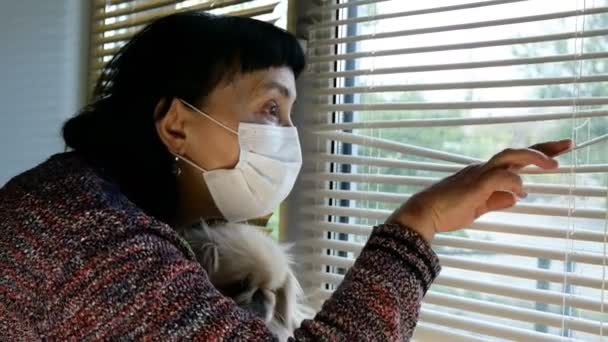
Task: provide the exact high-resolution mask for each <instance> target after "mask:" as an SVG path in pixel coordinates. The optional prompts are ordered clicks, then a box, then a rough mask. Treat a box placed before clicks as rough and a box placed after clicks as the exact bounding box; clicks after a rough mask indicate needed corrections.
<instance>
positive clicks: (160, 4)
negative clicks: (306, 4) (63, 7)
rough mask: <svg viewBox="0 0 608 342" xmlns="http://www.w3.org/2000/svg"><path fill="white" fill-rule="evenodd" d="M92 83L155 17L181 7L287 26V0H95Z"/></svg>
mask: <svg viewBox="0 0 608 342" xmlns="http://www.w3.org/2000/svg"><path fill="white" fill-rule="evenodd" d="M93 3H94V5H93V21H92V29H91V32H92V37H91V62H90V66H91V67H90V77H89V79H90V81H91V83H92V84H91V86H93V85H94V83H95V81H96V80H97V78H98V77H99V75H100V73H101V69H102V68H103V66H104V65H105V63H107V62H108V61H109V60H110V59H111V58H112V56H113V55H114V54H115V53H116V52H117V51H118V50H119V49H120V47H121V46H122V45H124V44H125V43H126V42H127V41H129V39H130V38H131V37H132V36H133V35H134V34H135V33H137V32H138V31H139V30H141V29H142V28H143V27H145V26H146V25H147V24H149V23H151V22H152V21H154V20H155V19H158V18H160V17H163V16H167V15H169V14H172V13H176V12H180V11H190V10H198V11H207V12H209V13H214V14H224V15H233V16H246V17H252V18H255V19H259V20H263V21H268V22H271V23H274V24H276V25H278V26H280V27H283V28H286V21H287V1H286V0H185V1H179V0H94V1H93Z"/></svg>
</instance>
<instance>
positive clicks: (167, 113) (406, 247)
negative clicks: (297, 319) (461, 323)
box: [0, 13, 571, 341]
mask: <svg viewBox="0 0 608 342" xmlns="http://www.w3.org/2000/svg"><path fill="white" fill-rule="evenodd" d="M303 68H304V55H303V53H302V50H301V48H300V46H299V45H298V43H297V41H296V40H295V38H294V37H293V36H291V35H290V34H288V33H286V32H284V31H282V30H280V29H278V28H275V27H273V26H272V25H269V24H266V23H262V22H258V21H254V20H250V19H244V18H228V17H215V16H209V15H204V14H197V13H183V14H177V15H172V16H169V17H166V18H163V19H160V20H158V21H156V22H155V23H153V24H151V25H150V26H149V27H147V28H146V29H144V30H143V31H141V32H140V33H139V34H137V35H136V37H135V38H133V40H132V41H131V42H130V43H128V44H127V45H125V46H124V47H123V48H122V49H121V51H120V52H119V53H118V54H117V55H116V56H115V57H114V58H113V59H112V61H111V62H110V63H109V64H108V65H107V67H106V68H105V69H104V72H103V75H102V77H101V79H100V81H99V83H98V85H97V87H96V89H95V93H94V101H93V102H92V103H91V104H90V105H89V106H87V107H85V108H84V109H83V110H82V112H81V113H80V114H79V115H77V116H76V117H74V118H72V119H70V120H69V121H67V123H66V124H65V126H64V130H63V136H64V139H65V141H66V144H67V145H68V146H69V147H70V148H71V149H72V150H73V151H72V152H68V153H63V154H58V155H55V156H53V157H51V158H50V159H49V160H48V161H46V162H44V163H42V164H41V165H39V166H37V167H35V168H34V169H32V170H29V171H27V172H25V173H23V174H21V175H18V176H16V177H15V178H13V179H12V180H11V181H10V182H9V183H7V184H6V185H5V186H4V187H3V188H2V189H1V190H0V228H1V229H2V232H3V234H2V237H0V262H1V265H2V270H3V271H2V277H1V278H0V279H1V282H0V285H1V287H0V289H1V291H0V336H1V337H2V338H1V339H2V340H38V339H50V340H65V339H117V338H126V339H141V338H144V337H146V338H156V339H159V340H168V339H188V340H190V339H191V340H204V341H207V340H252V341H257V340H260V341H261V340H271V339H273V337H272V336H271V334H270V332H269V331H268V330H267V328H266V327H265V325H264V323H263V322H262V321H261V320H259V319H258V318H256V317H254V316H253V315H252V314H251V313H248V312H246V311H244V310H242V309H240V308H238V307H237V306H236V305H235V303H234V302H233V301H232V300H230V299H228V298H226V297H224V296H222V295H221V294H220V293H219V292H218V291H217V290H216V289H215V288H213V287H212V286H211V285H210V283H209V280H208V278H207V276H206V274H205V272H204V271H203V269H202V268H201V266H200V265H199V264H197V263H196V261H195V258H194V255H193V254H192V251H191V250H190V248H189V247H188V245H187V244H186V243H185V242H184V240H182V239H181V238H180V237H179V236H178V235H177V234H176V233H175V230H174V228H176V227H181V226H185V225H189V224H191V223H193V222H196V221H197V220H199V218H201V217H202V218H204V219H213V218H225V219H227V220H228V221H241V220H247V219H251V218H254V217H259V216H262V215H265V214H268V213H269V212H270V211H271V210H272V209H273V208H274V207H275V206H276V205H277V204H278V203H279V202H280V201H281V200H283V199H284V198H285V196H286V195H287V194H288V193H289V191H290V190H291V188H292V186H293V183H294V180H295V178H296V175H297V173H298V171H299V169H300V164H301V155H300V149H299V143H298V136H297V133H296V131H295V128H294V127H293V126H292V124H291V120H290V110H291V107H292V105H293V102H294V101H295V98H296V89H295V78H296V77H297V76H298V75H299V74H300V72H301V71H302V69H303ZM570 144H571V142H570V141H561V142H551V143H545V144H540V145H537V146H534V147H532V148H529V149H519V150H506V151H504V152H502V153H499V154H498V155H496V156H495V157H494V158H492V159H491V160H490V161H489V162H487V163H485V164H482V165H473V166H469V167H467V168H465V169H464V170H462V171H461V172H459V173H457V174H455V175H453V176H451V177H449V178H447V179H445V180H443V181H441V182H439V183H437V184H436V185H434V186H432V187H430V188H429V189H426V190H424V191H422V192H421V193H419V194H417V195H415V196H413V197H412V198H411V199H410V200H409V201H408V202H407V203H405V204H404V205H403V206H402V207H401V208H400V209H398V210H397V211H395V212H394V213H393V215H392V216H391V217H390V218H389V219H388V220H387V222H386V223H385V224H383V225H379V226H378V227H375V228H374V230H373V233H372V235H371V237H370V239H369V241H368V243H367V245H366V246H365V248H364V250H363V252H362V253H361V255H360V257H359V258H358V260H357V261H356V263H355V265H354V267H353V268H352V269H351V270H350V272H349V273H348V274H347V275H346V277H345V280H344V282H343V283H342V285H341V286H340V287H339V288H338V289H337V290H336V291H335V293H334V294H333V296H332V297H331V298H330V299H329V300H328V301H327V302H326V303H325V304H324V306H323V309H322V310H321V312H319V313H318V314H317V316H316V317H315V319H314V320H308V321H305V322H304V323H303V324H302V326H301V328H300V329H298V330H297V331H296V332H295V336H294V339H295V340H298V341H300V340H301V341H311V340H347V339H353V340H364V341H373V340H383V341H386V340H406V339H408V338H409V337H410V336H411V335H412V332H413V329H414V327H415V325H416V320H417V316H418V309H419V306H420V301H421V299H422V297H423V295H424V293H425V292H426V291H427V289H428V287H429V286H430V285H431V283H432V281H433V279H434V278H435V277H436V276H437V273H438V272H439V269H440V267H439V261H438V259H437V257H436V255H435V254H434V253H433V251H432V250H431V248H430V246H429V242H430V241H431V240H432V239H433V236H434V234H435V233H436V232H443V231H449V230H454V229H458V228H461V227H464V226H466V225H467V224H469V223H471V222H472V221H473V220H474V219H475V218H477V217H478V216H480V215H482V214H483V213H485V212H487V211H490V210H497V209H501V208H506V207H509V206H512V205H514V203H515V201H516V198H515V195H517V196H525V194H524V193H523V191H522V184H521V179H520V177H519V176H518V175H517V173H516V169H517V168H521V167H523V166H526V165H529V164H534V165H537V166H539V167H542V168H554V167H556V166H557V162H556V161H555V160H553V159H552V157H553V156H555V155H557V154H558V153H560V152H563V151H565V150H567V149H569V148H570ZM514 194H515V195H514Z"/></svg>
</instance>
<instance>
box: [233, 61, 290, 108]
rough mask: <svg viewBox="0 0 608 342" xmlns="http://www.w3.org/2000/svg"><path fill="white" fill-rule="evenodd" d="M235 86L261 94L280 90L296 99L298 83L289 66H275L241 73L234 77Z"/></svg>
mask: <svg viewBox="0 0 608 342" xmlns="http://www.w3.org/2000/svg"><path fill="white" fill-rule="evenodd" d="M233 82H234V84H233V85H234V86H235V88H237V89H238V90H240V92H247V93H249V94H251V95H254V96H255V95H259V94H263V93H266V92H269V91H278V92H279V93H281V95H283V96H284V97H286V98H288V99H291V100H295V97H296V83H295V78H294V75H293V71H291V69H290V68H288V67H273V68H268V69H263V70H256V71H253V72H250V73H246V74H239V75H237V77H235V78H234V79H233Z"/></svg>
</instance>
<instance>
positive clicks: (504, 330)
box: [420, 308, 580, 342]
mask: <svg viewBox="0 0 608 342" xmlns="http://www.w3.org/2000/svg"><path fill="white" fill-rule="evenodd" d="M420 319H421V320H423V321H425V322H429V323H435V324H440V325H442V326H448V327H451V328H455V329H464V330H469V331H473V332H477V333H481V334H485V335H490V336H495V337H499V338H504V339H515V340H517V341H539V342H540V341H542V342H558V341H563V340H562V338H561V337H558V336H555V335H549V334H545V333H540V332H535V331H532V330H526V329H521V328H516V327H513V326H508V325H500V324H496V323H490V322H487V321H481V320H478V319H471V318H467V317H463V316H461V315H454V314H447V313H445V312H439V311H435V310H429V309H425V308H423V309H422V310H421V312H420ZM574 341H576V340H574ZM579 341H580V340H579Z"/></svg>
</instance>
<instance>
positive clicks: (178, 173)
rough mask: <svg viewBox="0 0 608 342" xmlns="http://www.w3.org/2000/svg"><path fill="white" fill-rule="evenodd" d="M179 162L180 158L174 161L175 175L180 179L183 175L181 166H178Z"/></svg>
mask: <svg viewBox="0 0 608 342" xmlns="http://www.w3.org/2000/svg"><path fill="white" fill-rule="evenodd" d="M178 162H179V158H178V157H175V160H174V161H173V174H174V175H175V176H176V177H179V175H181V174H182V169H181V168H180V167H179V165H177V163H178Z"/></svg>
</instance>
